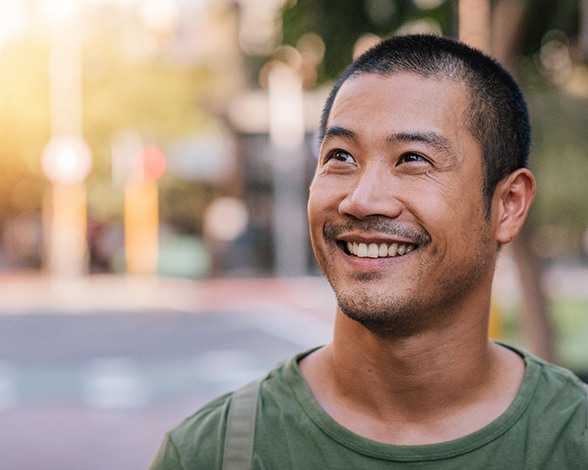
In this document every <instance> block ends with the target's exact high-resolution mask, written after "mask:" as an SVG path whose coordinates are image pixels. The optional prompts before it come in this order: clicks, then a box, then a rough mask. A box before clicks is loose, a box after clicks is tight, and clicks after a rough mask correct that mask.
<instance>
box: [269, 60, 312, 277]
mask: <svg viewBox="0 0 588 470" xmlns="http://www.w3.org/2000/svg"><path fill="white" fill-rule="evenodd" d="M268 87H269V108H270V131H269V133H270V140H271V145H272V150H273V152H272V153H273V157H272V158H273V160H272V163H273V166H272V169H273V183H274V205H273V207H274V212H273V223H274V227H273V236H274V272H275V274H276V275H278V276H302V275H304V274H305V273H306V271H307V266H306V264H307V260H306V256H305V253H306V245H307V243H306V240H307V223H306V210H305V204H304V201H305V194H304V184H305V181H304V158H303V155H304V151H303V143H304V109H303V91H302V83H301V80H300V77H299V75H298V72H297V71H296V70H295V69H294V68H293V67H291V66H289V65H286V64H284V63H281V62H276V63H275V64H272V65H271V70H270V72H269V79H268Z"/></svg>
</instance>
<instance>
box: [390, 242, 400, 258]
mask: <svg viewBox="0 0 588 470" xmlns="http://www.w3.org/2000/svg"><path fill="white" fill-rule="evenodd" d="M397 251H398V243H392V245H390V248H388V256H396V253H397Z"/></svg>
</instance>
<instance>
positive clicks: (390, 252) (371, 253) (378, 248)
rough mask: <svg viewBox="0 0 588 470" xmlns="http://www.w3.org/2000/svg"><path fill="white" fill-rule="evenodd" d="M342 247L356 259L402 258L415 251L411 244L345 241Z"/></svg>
mask: <svg viewBox="0 0 588 470" xmlns="http://www.w3.org/2000/svg"><path fill="white" fill-rule="evenodd" d="M344 247H345V248H346V251H347V253H348V254H349V255H352V256H357V257H358V258H393V257H396V256H403V255H406V254H408V253H410V252H411V251H413V250H415V249H416V248H417V246H416V245H415V244H412V243H397V242H394V243H363V242H355V241H347V242H345V243H344Z"/></svg>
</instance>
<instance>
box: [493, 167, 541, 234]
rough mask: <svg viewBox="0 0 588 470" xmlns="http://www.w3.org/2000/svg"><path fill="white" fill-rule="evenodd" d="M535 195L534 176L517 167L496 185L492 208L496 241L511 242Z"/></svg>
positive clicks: (519, 228)
mask: <svg viewBox="0 0 588 470" xmlns="http://www.w3.org/2000/svg"><path fill="white" fill-rule="evenodd" d="M534 197H535V177H534V176H533V173H531V172H530V171H529V170H528V169H526V168H519V169H518V170H516V171H514V172H513V173H511V174H510V175H509V176H507V177H506V178H504V179H503V180H502V181H500V182H499V183H498V185H497V186H496V191H495V192H494V198H493V199H494V201H493V208H494V209H495V214H496V218H495V219H494V220H496V223H497V225H496V241H497V242H499V243H509V242H511V241H512V240H513V239H514V238H515V237H516V236H517V234H518V233H519V231H520V230H521V227H522V226H523V223H524V222H525V219H526V218H527V213H528V212H529V208H530V207H531V202H532V201H533V198H534Z"/></svg>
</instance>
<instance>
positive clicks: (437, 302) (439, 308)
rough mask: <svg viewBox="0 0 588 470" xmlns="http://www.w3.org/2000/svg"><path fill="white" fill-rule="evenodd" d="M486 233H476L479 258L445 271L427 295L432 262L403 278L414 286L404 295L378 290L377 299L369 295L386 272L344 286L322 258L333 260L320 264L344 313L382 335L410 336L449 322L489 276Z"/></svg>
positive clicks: (361, 275) (406, 290)
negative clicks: (425, 279) (421, 281)
mask: <svg viewBox="0 0 588 470" xmlns="http://www.w3.org/2000/svg"><path fill="white" fill-rule="evenodd" d="M482 230H483V228H481V231H480V232H478V233H477V234H475V235H474V236H476V237H477V238H478V240H479V243H478V250H477V251H476V252H475V256H473V257H471V258H470V259H469V261H468V262H467V263H463V264H461V265H460V266H459V267H458V268H455V267H453V268H452V269H451V271H450V272H445V273H440V275H439V277H438V279H437V281H436V282H435V284H436V285H435V287H434V289H432V290H430V291H429V292H428V294H427V296H426V297H425V296H424V295H422V293H421V292H420V291H419V285H420V284H419V278H420V277H421V276H422V275H423V273H425V272H427V271H430V270H432V269H435V267H434V266H432V262H426V261H423V262H422V263H421V265H420V266H419V268H418V269H417V271H416V272H415V273H414V274H413V276H412V277H411V278H410V279H406V278H405V279H404V284H405V285H408V284H412V287H409V288H406V289H405V290H404V291H403V292H396V293H395V292H389V293H383V294H382V293H381V292H379V293H378V295H374V294H373V293H372V292H371V291H370V285H371V284H372V283H374V282H378V281H379V280H380V279H382V278H383V274H380V273H371V274H359V275H356V276H355V279H354V280H353V281H354V282H353V286H352V287H345V286H344V285H343V282H339V281H338V280H337V279H336V277H335V275H334V274H333V273H334V269H328V266H326V265H324V264H322V263H321V259H322V261H323V262H326V263H329V262H328V261H327V260H328V259H329V257H328V256H320V257H318V258H319V264H320V265H321V269H322V271H323V273H324V274H325V276H326V277H327V280H328V281H329V283H330V284H331V287H332V289H333V291H334V292H335V297H336V299H337V305H338V306H339V309H340V310H341V311H342V312H343V313H344V314H345V315H346V316H347V317H348V318H350V319H352V320H354V321H356V322H358V323H359V324H361V325H362V326H364V327H365V328H366V329H368V330H369V331H371V332H372V333H373V334H375V335H377V336H381V337H387V338H391V337H394V338H398V339H402V338H408V337H411V336H415V335H417V334H419V333H420V332H422V331H425V330H426V329H429V328H432V327H434V325H438V324H440V323H441V322H447V321H448V316H450V315H451V313H452V312H454V311H457V310H458V306H459V304H460V302H462V301H463V299H464V298H465V297H466V296H467V294H468V292H470V291H471V290H472V289H474V287H475V286H477V285H478V284H479V282H480V281H481V280H482V279H483V278H484V277H485V276H486V275H487V273H488V269H489V268H488V264H489V263H490V262H491V261H490V258H489V256H488V253H489V251H488V243H490V240H489V236H488V234H487V233H482ZM332 249H333V250H334V249H335V248H334V247H333V248H332ZM327 251H330V250H327ZM413 255H417V253H413ZM325 268H327V269H325ZM425 287H430V286H425Z"/></svg>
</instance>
